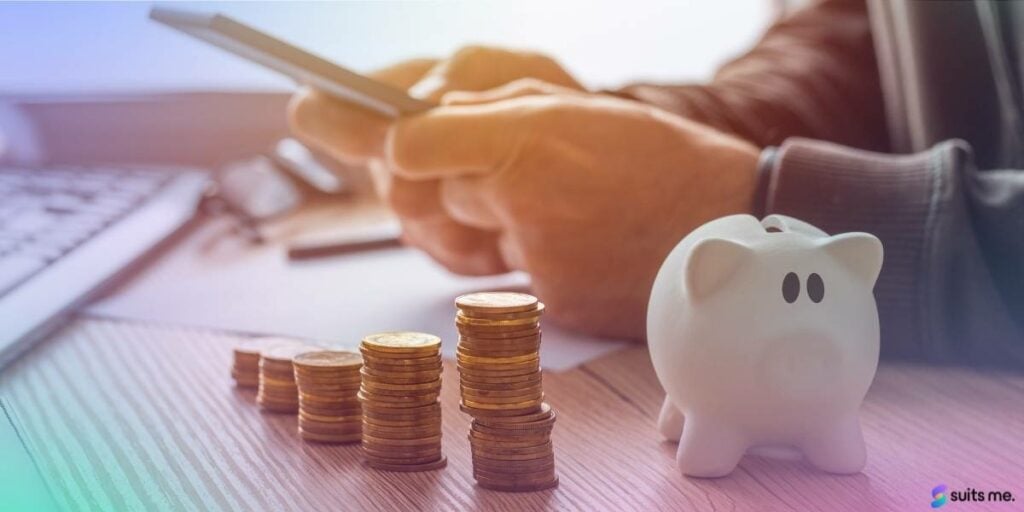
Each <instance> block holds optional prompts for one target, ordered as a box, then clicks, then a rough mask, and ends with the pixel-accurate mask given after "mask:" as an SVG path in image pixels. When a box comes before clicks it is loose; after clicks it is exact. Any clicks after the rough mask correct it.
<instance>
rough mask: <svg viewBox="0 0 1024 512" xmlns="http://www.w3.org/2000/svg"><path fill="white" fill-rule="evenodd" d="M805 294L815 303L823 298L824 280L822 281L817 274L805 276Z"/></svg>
mask: <svg viewBox="0 0 1024 512" xmlns="http://www.w3.org/2000/svg"><path fill="white" fill-rule="evenodd" d="M807 296H808V297H810V298H811V300H813V301H814V302H815V303H818V302H821V299H824V298H825V281H822V280H821V276H819V275H818V274H811V275H809V276H807Z"/></svg>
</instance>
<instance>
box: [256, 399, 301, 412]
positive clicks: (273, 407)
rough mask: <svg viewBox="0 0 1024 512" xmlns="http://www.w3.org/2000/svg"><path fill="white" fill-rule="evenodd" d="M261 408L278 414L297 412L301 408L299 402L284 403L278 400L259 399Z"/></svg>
mask: <svg viewBox="0 0 1024 512" xmlns="http://www.w3.org/2000/svg"><path fill="white" fill-rule="evenodd" d="M259 404H260V408H261V409H263V410H264V411H267V412H272V413H278V414H295V413H296V412H297V411H298V410H299V404H282V403H276V402H266V401H259Z"/></svg>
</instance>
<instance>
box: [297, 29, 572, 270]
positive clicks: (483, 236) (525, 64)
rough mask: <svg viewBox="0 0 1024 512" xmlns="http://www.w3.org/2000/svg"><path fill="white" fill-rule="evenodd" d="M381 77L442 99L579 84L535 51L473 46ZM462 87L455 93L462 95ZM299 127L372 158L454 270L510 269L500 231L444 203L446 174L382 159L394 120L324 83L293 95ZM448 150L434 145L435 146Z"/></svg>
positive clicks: (397, 202)
mask: <svg viewBox="0 0 1024 512" xmlns="http://www.w3.org/2000/svg"><path fill="white" fill-rule="evenodd" d="M371 76H373V77H374V78H376V79H378V80H381V81H384V82H386V83H389V84H391V85H394V86H396V87H400V88H402V89H409V90H410V92H411V93H412V94H413V95H415V96H418V97H421V98H425V99H430V100H433V101H443V100H444V97H445V95H446V93H448V92H450V91H482V90H486V89H491V88H495V87H499V86H502V85H506V84H509V83H510V82H514V81H516V80H520V79H527V80H525V81H519V82H515V83H516V84H518V85H517V87H518V88H520V90H527V89H532V88H533V84H539V83H552V84H557V85H558V86H560V87H561V88H564V89H565V90H581V89H582V88H581V87H580V85H579V84H578V83H577V82H576V81H575V80H574V79H573V78H572V77H571V76H570V75H569V74H568V73H566V72H565V71H564V70H563V69H562V68H561V66H559V65H558V64H557V63H556V62H555V61H553V60H551V59H550V58H548V57H546V56H543V55H539V54H535V53H529V52H514V51H507V50H499V49H494V48H486V47H469V48H464V49H462V50H460V51H458V52H456V53H455V54H454V55H453V56H452V57H451V58H449V59H447V60H443V61H432V60H427V59H421V60H414V61H408V62H405V63H402V64H398V65H396V66H392V67H390V68H386V69H383V70H380V71H378V72H376V73H373V74H372V75H371ZM458 94H459V93H453V96H454V97H455V99H458ZM290 120H291V125H292V128H293V129H294V130H295V132H296V133H297V134H298V136H299V137H300V138H302V139H305V140H306V141H308V142H310V143H311V144H312V145H314V146H316V147H318V148H320V149H321V150H323V151H325V152H327V153H328V154H330V155H332V156H333V157H335V158H337V159H339V160H342V161H344V162H347V163H349V164H355V165H365V166H367V167H368V168H369V169H370V171H371V175H372V176H373V178H374V184H375V186H376V189H377V192H378V194H379V195H380V196H381V197H382V198H383V199H384V200H385V201H386V202H387V203H388V204H389V205H390V206H391V207H392V209H393V210H394V211H395V212H396V213H397V215H398V216H399V219H400V220H401V222H402V228H403V237H404V238H405V240H406V241H407V242H409V243H411V244H413V245H417V246H419V247H421V248H422V249H424V250H425V251H427V252H428V253H429V254H430V255H431V256H433V257H434V258H435V259H436V260H438V261H439V262H441V263H442V264H443V265H445V266H446V267H448V268H449V269H450V270H452V271H454V272H459V273H463V274H493V273H498V272H503V271H506V270H508V268H507V267H506V266H505V264H504V261H503V260H502V258H501V257H500V254H499V252H498V249H497V234H496V233H493V232H490V231H487V230H481V229H477V228H473V227H469V226H466V225H463V224H460V223H458V222H456V221H454V220H453V219H452V218H451V217H450V216H449V215H448V214H447V212H446V211H445V209H444V208H443V207H442V206H441V200H440V197H441V196H440V182H439V181H437V180H424V179H417V180H415V181H410V180H406V179H403V178H402V177H400V176H397V175H396V174H395V173H393V172H392V171H391V170H390V169H388V168H387V167H386V165H385V164H384V163H383V160H382V159H383V157H384V140H385V137H386V134H387V132H388V130H389V129H390V128H391V125H392V120H391V119H387V118H384V117H381V116H379V115H377V114H375V113H373V112H370V111H368V110H365V109H362V108H360V107H358V106H354V105H352V104H349V103H346V102H344V101H340V100H336V99H334V98H331V97H330V96H328V95H326V94H323V93H320V92H318V91H313V90H306V91H303V92H300V93H299V94H297V95H296V96H295V98H293V101H292V104H291V107H290ZM438 150H443V149H441V148H434V149H432V151H438Z"/></svg>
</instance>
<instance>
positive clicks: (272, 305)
mask: <svg viewBox="0 0 1024 512" xmlns="http://www.w3.org/2000/svg"><path fill="white" fill-rule="evenodd" d="M222 228H223V226H221V228H218V227H217V223H210V224H208V225H205V226H203V227H202V228H201V229H200V230H199V232H198V233H196V234H194V235H193V236H191V237H190V238H189V239H188V240H185V241H183V243H181V244H179V245H178V246H177V247H175V248H174V249H173V250H172V251H171V252H170V253H169V254H167V255H166V256H165V257H164V258H163V259H162V260H161V261H159V262H157V263H156V264H154V265H151V266H150V267H149V268H148V269H147V270H146V271H145V272H144V273H142V274H141V275H139V276H137V278H136V279H134V280H133V281H132V282H131V283H129V284H128V285H127V286H125V287H123V288H121V289H120V290H117V291H116V292H114V293H113V294H112V295H111V296H110V297H107V298H106V299H104V300H101V301H99V302H97V303H95V304H93V305H92V306H91V307H89V308H88V309H87V311H88V312H89V313H90V314H93V315H100V316H104V317H108V318H122V319H132V320H145V321H155V322H160V323H170V324H176V325H186V326H193V327H207V328H214V329H223V330H228V331H239V332H243V333H253V334H272V335H283V336H296V337H301V338H309V339H313V340H319V341H325V342H330V343H332V344H334V345H335V346H348V347H350V348H353V349H354V348H356V347H357V346H358V343H359V340H360V339H362V337H363V336H365V335H367V334H371V333H374V332H382V331H398V330H411V331H423V332H429V333H431V334H436V335H439V336H441V338H442V340H443V346H442V353H443V354H445V355H446V356H448V357H454V354H455V346H456V344H457V342H458V338H457V335H456V331H455V305H454V300H455V297H456V296H458V295H461V294H463V293H468V292H473V291H482V290H510V289H512V290H522V289H527V288H528V285H529V279H528V277H527V276H526V275H525V274H522V273H512V274H506V275H502V276H492V277H482V278H469V277H461V276H456V275H453V274H451V273H450V272H448V271H446V270H445V269H443V268H442V267H441V266H440V265H438V264H437V263H436V262H434V261H432V260H431V259H430V258H429V257H428V256H427V255H425V254H423V253H422V252H420V251H418V250H415V249H411V248H404V247H397V248H391V249H384V250H376V251H368V252H359V253H354V254H345V255H340V256H337V257H330V258H322V259H316V260H310V261H302V262H290V261H288V259H287V257H286V255H285V252H284V249H283V248H282V247H281V246H279V245H267V246H263V247H255V248H254V247H250V246H245V245H239V244H240V242H237V241H236V242H233V241H232V240H231V239H230V238H228V237H226V235H225V233H224V230H223V229H222ZM542 299H543V297H542ZM548 313H550V310H549V311H548ZM542 325H543V329H544V338H543V339H544V341H543V343H542V345H541V364H542V365H543V366H544V368H545V369H546V370H551V371H560V370H565V369H569V368H572V367H575V366H577V365H579V364H582V363H583V362H585V361H588V360H590V359H593V358H596V357H599V356H601V355H604V354H608V353H610V352H613V351H616V350H618V349H620V348H622V347H624V346H626V345H627V343H626V342H623V341H621V340H609V339H599V338H594V337H590V336H587V335H584V334H581V333H577V332H573V331H569V330H565V329H560V328H558V326H556V325H555V324H554V323H553V322H551V321H550V320H548V319H542Z"/></svg>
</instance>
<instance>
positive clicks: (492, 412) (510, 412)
mask: <svg viewBox="0 0 1024 512" xmlns="http://www.w3.org/2000/svg"><path fill="white" fill-rule="evenodd" d="M459 409H460V410H461V411H462V412H464V413H467V414H469V415H470V416H473V417H474V418H477V419H479V418H481V417H488V416H522V415H524V414H531V413H534V412H537V411H538V410H540V406H539V405H538V406H535V407H524V408H521V409H520V408H513V407H510V408H508V409H481V408H476V407H470V406H468V405H466V403H465V401H464V400H463V401H461V402H460V403H459Z"/></svg>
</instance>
